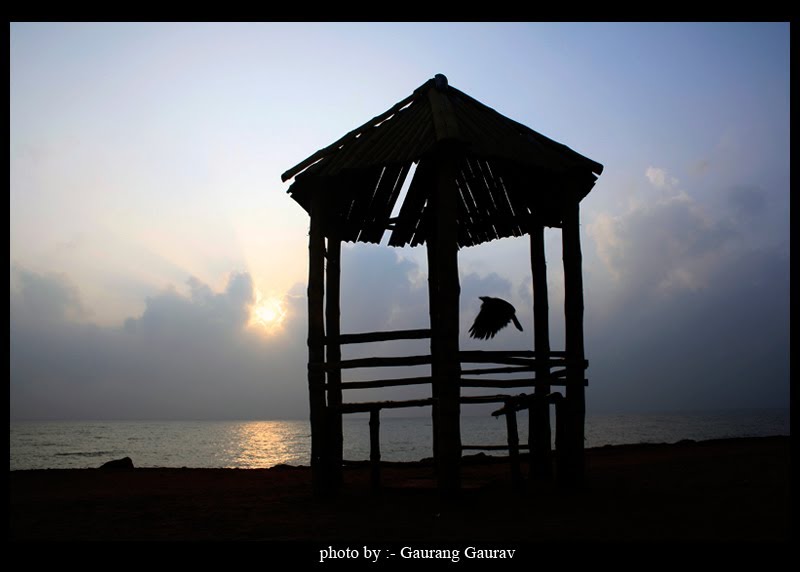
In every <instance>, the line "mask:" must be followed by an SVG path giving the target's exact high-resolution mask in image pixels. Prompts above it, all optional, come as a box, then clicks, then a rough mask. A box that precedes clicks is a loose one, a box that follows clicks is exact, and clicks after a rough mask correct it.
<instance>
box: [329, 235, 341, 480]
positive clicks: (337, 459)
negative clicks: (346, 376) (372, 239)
mask: <svg viewBox="0 0 800 572" xmlns="http://www.w3.org/2000/svg"><path fill="white" fill-rule="evenodd" d="M341 252H342V241H341V238H340V236H339V229H338V228H336V227H335V225H333V226H332V228H331V229H330V231H329V233H328V252H327V259H328V264H327V269H326V272H325V278H326V284H325V286H326V288H325V290H326V296H325V329H326V332H327V335H328V338H332V339H333V340H335V341H331V342H328V344H327V346H326V353H327V361H328V363H339V362H341V361H342V347H341V345H340V343H339V341H338V338H339V335H340V333H341V327H340V326H341V322H340V310H339V304H340V302H339V300H340V295H339V291H340V284H341V279H340V276H341ZM327 388H328V430H327V437H328V440H329V443H328V447H329V448H330V459H329V460H330V467H329V470H330V478H331V486H332V487H333V488H338V487H339V486H340V485H341V483H342V457H343V444H344V439H343V437H342V412H341V411H340V410H339V406H340V405H341V404H342V370H341V369H333V370H330V371H329V372H328V383H327Z"/></svg>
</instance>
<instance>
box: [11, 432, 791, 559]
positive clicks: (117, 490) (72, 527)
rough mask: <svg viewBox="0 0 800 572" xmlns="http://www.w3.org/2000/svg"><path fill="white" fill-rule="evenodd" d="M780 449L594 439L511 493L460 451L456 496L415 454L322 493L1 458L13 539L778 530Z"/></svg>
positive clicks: (329, 540) (485, 536)
mask: <svg viewBox="0 0 800 572" xmlns="http://www.w3.org/2000/svg"><path fill="white" fill-rule="evenodd" d="M135 461H136V460H135V459H134V462H135ZM789 462H790V444H789V438H788V437H767V438H757V439H725V440H715V441H703V442H697V443H695V442H681V443H678V444H674V445H631V446H618V447H604V448H598V449H589V450H587V452H586V465H587V479H586V484H585V486H584V487H583V488H582V489H580V490H563V489H560V488H559V487H558V486H556V485H555V484H550V483H545V484H538V485H536V486H535V488H532V489H529V490H527V491H526V492H524V493H521V494H516V493H514V492H513V491H512V490H511V486H510V485H511V474H510V468H509V465H508V463H507V462H503V463H497V462H493V463H489V462H484V463H475V464H472V463H465V467H464V483H465V485H466V486H465V491H464V492H463V493H462V495H461V497H460V498H459V499H458V500H455V501H453V500H450V501H445V500H440V498H439V496H438V494H437V492H436V490H435V489H434V488H433V483H434V481H433V479H432V468H431V467H430V466H426V465H422V464H417V463H411V464H402V465H392V466H385V467H384V470H383V477H384V483H385V485H386V486H385V488H384V489H383V491H382V492H381V494H380V495H374V494H372V493H371V492H370V488H369V472H368V468H366V467H352V468H348V469H347V470H346V471H345V481H346V484H345V487H344V489H343V493H342V494H341V495H340V496H339V497H338V498H336V499H333V500H327V501H316V500H314V499H313V498H312V496H311V474H310V470H309V469H308V468H305V467H276V468H273V469H250V470H245V469H134V470H130V471H120V472H110V471H101V470H96V469H82V470H74V469H73V470H55V469H53V470H40V471H12V472H11V473H10V477H9V487H10V505H9V512H10V515H9V526H10V539H11V540H12V541H19V540H200V541H209V540H214V541H219V540H268V541H278V542H283V541H304V542H315V543H320V544H323V543H324V544H325V545H326V546H327V545H328V544H334V545H336V543H338V545H339V546H348V543H350V544H352V545H353V546H359V547H360V546H363V545H365V544H366V543H380V542H394V543H397V542H406V543H415V542H418V543H424V544H425V546H431V545H432V544H431V543H433V545H434V546H437V544H436V543H440V544H441V546H447V545H448V543H456V544H455V545H458V543H461V544H463V543H467V542H468V543H471V544H475V543H483V544H484V545H487V546H497V547H500V548H502V546H509V545H511V544H513V543H530V542H532V541H534V542H535V541H553V540H558V541H564V540H568V541H572V540H577V541H586V540H590V541H621V540H622V541H658V542H671V541H696V540H699V541H704V542H707V541H726V542H727V541H747V542H752V541H757V542H762V541H765V542H775V541H779V542H785V541H787V540H789V537H790V516H791V508H790V494H789V491H790V486H789ZM525 469H526V467H525Z"/></svg>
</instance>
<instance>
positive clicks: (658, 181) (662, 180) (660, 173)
mask: <svg viewBox="0 0 800 572" xmlns="http://www.w3.org/2000/svg"><path fill="white" fill-rule="evenodd" d="M644 174H645V177H647V179H648V180H649V181H650V184H651V185H653V186H654V187H655V188H657V189H672V188H675V187H676V186H677V185H678V179H676V178H675V177H670V176H669V175H668V174H667V171H666V170H665V169H660V168H658V167H647V170H646V171H645V173H644Z"/></svg>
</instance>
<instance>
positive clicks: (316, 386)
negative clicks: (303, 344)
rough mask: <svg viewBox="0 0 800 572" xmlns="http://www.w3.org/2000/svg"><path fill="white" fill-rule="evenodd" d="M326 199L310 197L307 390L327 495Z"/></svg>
mask: <svg viewBox="0 0 800 572" xmlns="http://www.w3.org/2000/svg"><path fill="white" fill-rule="evenodd" d="M323 216H324V203H323V197H322V195H321V194H320V193H319V191H317V192H314V193H313V195H312V198H311V228H310V230H309V233H308V234H309V238H308V291H307V294H308V394H309V410H310V418H311V472H312V482H313V487H314V494H315V495H316V496H318V497H319V496H324V495H326V494H327V493H328V492H329V490H330V487H329V484H330V479H329V476H328V474H327V472H328V471H327V465H328V463H327V462H326V461H327V460H328V458H329V454H328V450H329V449H328V446H327V443H326V439H325V435H326V430H325V429H326V427H325V419H326V406H325V370H324V369H323V365H324V361H325V343H324V339H325V324H324V318H323V316H324V310H323V300H324V297H325V236H324V231H323Z"/></svg>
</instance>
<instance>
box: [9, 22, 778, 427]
mask: <svg viewBox="0 0 800 572" xmlns="http://www.w3.org/2000/svg"><path fill="white" fill-rule="evenodd" d="M10 30H11V35H10V196H9V210H10V388H9V396H10V417H11V419H12V420H22V419H32V420H47V419H76V420H81V419H288V418H304V417H306V416H307V413H308V393H307V380H306V361H307V353H306V351H307V350H306V335H307V324H306V322H307V320H306V318H307V316H306V300H305V288H306V280H307V265H308V226H309V224H308V223H309V221H308V216H307V214H306V213H305V211H303V209H302V208H300V207H299V206H298V205H297V204H296V203H295V202H294V201H292V200H291V199H290V198H289V196H288V195H287V194H286V190H287V189H288V187H289V185H290V183H291V181H289V182H287V183H283V182H281V178H280V176H281V173H283V172H284V171H286V170H288V169H289V168H291V167H293V166H294V165H296V164H297V163H299V162H300V161H302V160H303V159H305V158H306V157H308V156H309V155H311V154H312V153H314V152H315V151H317V150H318V149H321V148H323V147H326V146H327V145H329V144H330V143H332V142H333V141H335V140H337V139H338V138H339V137H341V136H342V135H344V134H345V133H347V132H349V131H351V130H352V129H354V128H356V127H358V126H360V125H361V124H363V123H364V122H366V121H367V120H369V119H370V118H372V117H374V116H376V115H378V114H380V113H381V112H383V111H385V110H386V109H388V108H389V107H391V106H392V105H394V104H395V103H396V102H398V101H400V100H402V99H404V98H405V97H406V96H408V95H410V94H411V92H412V91H413V90H414V89H416V88H417V87H418V86H420V85H421V84H423V83H424V82H425V81H427V80H428V79H430V78H432V77H433V76H434V75H435V74H437V73H442V74H445V75H446V76H447V77H448V80H449V83H450V85H452V86H454V87H456V88H458V89H460V90H461V91H463V92H465V93H467V94H469V95H471V96H472V97H474V98H476V99H478V100H479V101H481V102H483V103H484V104H486V105H488V106H489V107H492V108H493V109H495V110H497V111H498V112H500V113H502V114H503V115H506V116H507V117H510V118H512V119H514V120H516V121H519V122H520V123H523V124H525V125H527V126H528V127H530V128H532V129H534V130H536V131H538V132H539V133H542V134H543V135H546V136H548V137H550V138H551V139H554V140H556V141H559V142H561V143H564V144H565V145H567V146H569V147H571V148H572V149H574V150H575V151H578V152H579V153H581V154H583V155H586V156H587V157H590V158H591V159H593V160H595V161H597V162H599V163H602V164H603V165H604V167H605V169H604V171H603V174H602V175H601V176H600V178H599V179H598V182H597V184H596V185H595V187H594V189H593V190H592V192H591V193H590V194H589V195H588V196H587V197H586V198H585V199H584V200H583V202H582V203H581V241H582V249H583V277H584V297H585V302H584V303H585V319H584V324H585V336H586V342H585V345H586V357H587V359H588V360H589V369H588V371H587V377H588V379H589V387H588V389H587V411H589V412H590V413H591V412H634V411H678V410H707V409H735V408H752V407H759V408H760V407H780V408H784V407H788V402H789V100H790V88H789V69H790V68H789V24H788V23H744V22H742V23H720V24H716V23H651V24H643V23H623V24H611V23H582V24H569V23H563V24H561V23H540V24H530V23H495V24H489V23H461V24H447V23H428V24H425V23H386V24H381V23H356V24H347V23H297V24H291V23H252V24H251V23H137V24H127V23H70V24H65V23H12V24H11V27H10ZM385 238H388V234H387V235H385ZM385 243H386V240H384V242H383V245H382V246H371V245H370V246H367V245H353V244H348V245H345V247H344V249H343V260H342V331H343V332H361V331H374V330H385V329H400V328H424V327H427V311H428V310H427V290H426V287H427V286H426V276H427V265H426V260H425V249H424V247H422V248H414V249H412V248H403V249H392V248H389V247H387V246H386V245H385ZM546 252H547V259H548V284H549V293H550V323H551V346H552V348H553V349H563V343H564V342H563V338H564V328H563V272H562V269H561V235H560V231H558V230H557V229H548V230H547V232H546ZM459 269H460V281H461V316H460V329H461V331H462V335H461V339H460V344H461V348H462V349H530V348H532V347H533V336H532V329H533V317H532V308H531V306H532V293H531V277H530V258H529V244H528V242H527V241H526V240H525V239H524V238H519V239H502V240H497V241H494V242H492V243H489V244H485V245H480V246H477V247H472V248H468V249H464V250H461V251H460V253H459ZM481 295H490V296H498V297H502V298H505V299H507V300H509V301H510V302H512V303H513V304H514V305H515V306H516V308H517V315H518V317H519V319H520V322H521V323H522V325H523V328H524V332H522V333H520V332H518V331H517V330H516V329H514V328H507V329H506V330H504V331H502V332H501V333H500V334H499V335H498V336H497V337H496V338H495V339H494V340H491V341H488V342H485V341H481V342H478V341H476V340H471V339H469V338H468V337H467V330H468V328H469V325H470V324H471V323H472V320H473V319H474V316H475V315H476V314H477V311H478V309H479V306H480V301H479V300H478V296H481ZM384 346H386V347H380V348H375V347H374V346H373V347H368V345H363V346H360V347H355V348H353V347H349V346H348V347H345V349H344V357H345V358H348V357H359V356H365V355H375V354H378V355H408V354H416V353H426V352H427V351H428V347H427V341H410V342H395V343H394V345H391V346H390V344H384ZM421 374H424V373H421ZM359 375H361V377H358V376H359ZM381 375H385V376H391V377H397V376H401V375H414V370H413V369H412V370H410V371H406V372H404V373H402V374H400V373H398V372H397V371H373V372H363V373H358V374H350V373H349V372H347V373H346V375H345V379H346V380H347V379H352V380H356V379H370V378H377V377H379V376H381ZM390 391H391V390H390ZM490 392H496V391H495V390H491V391H490ZM378 396H380V397H378ZM424 396H426V395H425V390H424V388H419V387H417V388H404V389H400V390H396V391H394V393H387V392H384V393H378V392H376V391H373V390H364V391H362V392H361V393H359V394H358V395H356V396H353V395H351V393H348V394H347V395H346V396H345V399H346V401H360V400H370V399H375V398H380V399H387V398H396V397H406V398H411V397H424ZM470 412H471V410H470V411H468V410H467V409H466V408H465V410H464V413H465V414H469V413H470Z"/></svg>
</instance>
